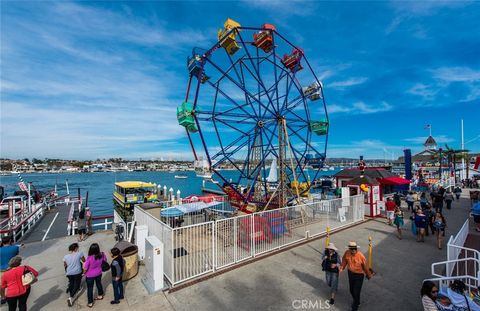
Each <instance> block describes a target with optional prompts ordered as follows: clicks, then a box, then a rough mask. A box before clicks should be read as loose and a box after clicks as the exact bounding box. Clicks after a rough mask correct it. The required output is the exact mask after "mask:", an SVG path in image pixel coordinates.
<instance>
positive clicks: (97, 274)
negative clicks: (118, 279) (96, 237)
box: [83, 243, 108, 308]
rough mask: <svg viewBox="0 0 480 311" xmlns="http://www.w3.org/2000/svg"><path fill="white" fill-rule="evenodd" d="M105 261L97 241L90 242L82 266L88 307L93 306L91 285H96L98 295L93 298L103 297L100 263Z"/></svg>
mask: <svg viewBox="0 0 480 311" xmlns="http://www.w3.org/2000/svg"><path fill="white" fill-rule="evenodd" d="M106 261H107V257H106V256H105V254H104V253H103V252H100V246H99V245H98V244H97V243H92V245H90V248H89V250H88V257H87V260H86V261H85V264H84V266H83V270H84V272H85V281H86V282H87V299H88V304H87V306H88V307H89V308H91V307H93V285H94V284H95V285H96V286H97V294H98V296H97V297H96V298H95V300H102V299H103V295H104V292H103V286H102V272H103V270H102V264H103V262H106ZM107 265H108V263H107Z"/></svg>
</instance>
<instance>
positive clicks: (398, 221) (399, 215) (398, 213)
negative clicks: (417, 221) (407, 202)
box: [393, 206, 413, 240]
mask: <svg viewBox="0 0 480 311" xmlns="http://www.w3.org/2000/svg"><path fill="white" fill-rule="evenodd" d="M412 209H413V207H412ZM403 217H404V216H403V211H402V210H401V209H400V207H398V206H397V207H396V208H395V219H394V220H393V224H394V225H395V226H396V227H397V238H398V239H399V240H401V239H402V227H403V224H404V220H403Z"/></svg>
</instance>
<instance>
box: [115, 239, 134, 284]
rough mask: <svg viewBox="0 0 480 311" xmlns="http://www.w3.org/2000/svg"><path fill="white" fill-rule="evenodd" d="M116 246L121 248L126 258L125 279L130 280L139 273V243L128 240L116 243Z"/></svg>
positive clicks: (121, 252)
mask: <svg viewBox="0 0 480 311" xmlns="http://www.w3.org/2000/svg"><path fill="white" fill-rule="evenodd" d="M114 247H116V248H118V249H119V250H120V254H121V255H122V257H123V259H124V260H125V271H124V272H123V280H124V281H127V280H130V279H131V278H133V277H134V276H136V275H137V273H138V256H137V254H138V247H137V245H135V244H132V243H130V242H127V241H120V242H118V243H117V244H115V246H114Z"/></svg>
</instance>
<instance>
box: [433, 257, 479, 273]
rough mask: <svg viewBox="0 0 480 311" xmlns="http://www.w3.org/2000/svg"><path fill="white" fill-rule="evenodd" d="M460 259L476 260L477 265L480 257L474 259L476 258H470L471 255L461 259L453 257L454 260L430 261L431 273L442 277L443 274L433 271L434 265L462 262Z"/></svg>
mask: <svg viewBox="0 0 480 311" xmlns="http://www.w3.org/2000/svg"><path fill="white" fill-rule="evenodd" d="M462 261H474V262H476V263H477V264H478V265H480V259H476V258H472V257H469V258H462V259H455V260H445V261H440V262H434V263H432V266H431V268H432V275H435V276H440V277H443V275H440V274H437V273H435V267H436V266H439V265H448V264H453V263H459V262H462ZM445 277H447V276H445Z"/></svg>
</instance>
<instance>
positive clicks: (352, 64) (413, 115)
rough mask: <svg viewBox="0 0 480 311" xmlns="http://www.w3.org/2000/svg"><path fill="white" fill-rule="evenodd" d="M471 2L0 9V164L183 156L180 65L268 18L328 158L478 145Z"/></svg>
mask: <svg viewBox="0 0 480 311" xmlns="http://www.w3.org/2000/svg"><path fill="white" fill-rule="evenodd" d="M478 12H480V3H478V2H426V1H424V2H406V1H404V2H303V1H255V2H250V1H240V2H195V1H188V2H118V1H115V2H65V1H61V2H25V1H23V2H10V1H2V2H1V64H0V66H1V117H0V118H1V132H0V138H1V157H10V158H23V157H39V158H43V157H62V158H72V159H95V158H103V157H125V158H144V159H149V158H159V157H164V158H172V157H176V158H184V159H189V158H192V155H191V152H190V150H189V145H188V141H187V139H186V136H185V132H184V129H183V128H181V127H180V126H178V124H177V121H176V115H175V109H176V107H177V105H179V104H180V103H181V102H182V100H183V97H184V95H185V89H186V84H187V82H188V73H187V70H186V65H185V59H186V56H187V55H189V54H190V52H191V49H192V47H194V46H204V47H209V46H212V45H213V44H214V43H215V42H216V31H217V29H218V28H220V27H221V26H222V25H223V22H224V21H225V19H226V18H227V17H230V18H233V19H235V20H237V21H239V22H240V23H241V24H242V25H244V26H256V27H257V26H260V25H261V24H263V23H266V22H267V23H273V24H275V25H276V27H277V30H278V31H279V33H281V34H282V35H284V36H285V37H287V38H288V39H289V40H290V41H292V42H293V43H294V44H296V45H297V46H300V47H302V48H303V49H304V50H305V54H306V55H307V57H308V59H309V61H310V62H311V64H312V67H313V70H314V71H315V73H316V74H317V76H318V77H319V78H320V79H321V80H322V82H323V85H324V94H325V99H326V102H327V108H328V111H329V116H330V122H331V127H330V137H329V145H328V154H327V156H329V157H340V156H345V157H358V156H359V155H364V156H365V157H367V158H383V157H384V156H386V157H387V158H391V157H392V156H395V157H398V156H399V155H400V154H401V153H402V150H403V149H404V148H405V147H409V148H412V149H413V151H414V152H416V151H420V150H421V149H422V146H421V144H422V143H423V141H424V140H425V138H426V136H427V135H428V131H427V130H424V125H425V124H432V133H433V136H434V137H435V138H436V139H437V141H438V142H439V143H440V144H442V145H443V144H445V143H448V144H449V145H451V146H454V147H460V120H461V119H462V118H463V119H464V122H465V140H466V141H467V142H468V141H471V142H469V143H468V144H467V145H466V148H468V149H471V150H473V151H477V152H478V151H480V120H479V119H480V57H479V55H480V23H478Z"/></svg>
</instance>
